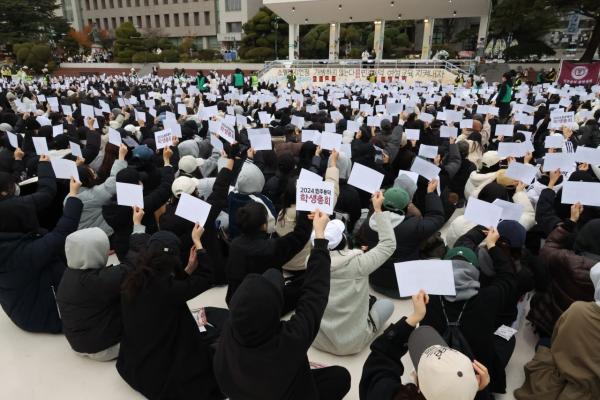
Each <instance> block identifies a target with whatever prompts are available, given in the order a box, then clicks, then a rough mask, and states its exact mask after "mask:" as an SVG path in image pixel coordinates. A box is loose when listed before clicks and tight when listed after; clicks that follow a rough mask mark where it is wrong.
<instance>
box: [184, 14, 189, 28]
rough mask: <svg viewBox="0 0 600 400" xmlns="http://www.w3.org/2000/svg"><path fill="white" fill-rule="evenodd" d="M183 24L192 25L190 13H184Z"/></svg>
mask: <svg viewBox="0 0 600 400" xmlns="http://www.w3.org/2000/svg"><path fill="white" fill-rule="evenodd" d="M183 26H190V13H183Z"/></svg>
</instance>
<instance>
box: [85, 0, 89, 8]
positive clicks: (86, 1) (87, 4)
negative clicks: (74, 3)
mask: <svg viewBox="0 0 600 400" xmlns="http://www.w3.org/2000/svg"><path fill="white" fill-rule="evenodd" d="M85 9H86V10H89V9H90V0H85Z"/></svg>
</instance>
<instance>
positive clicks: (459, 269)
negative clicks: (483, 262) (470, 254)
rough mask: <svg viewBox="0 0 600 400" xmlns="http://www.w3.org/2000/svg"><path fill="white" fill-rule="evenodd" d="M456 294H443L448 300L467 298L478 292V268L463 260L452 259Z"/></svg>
mask: <svg viewBox="0 0 600 400" xmlns="http://www.w3.org/2000/svg"><path fill="white" fill-rule="evenodd" d="M452 273H453V274H454V285H455V286H456V296H444V298H445V299H446V300H448V301H464V300H469V299H470V298H471V297H473V296H475V295H476V294H477V293H478V292H479V287H480V283H479V270H478V269H477V267H475V266H474V265H473V264H471V263H469V262H467V261H463V260H452Z"/></svg>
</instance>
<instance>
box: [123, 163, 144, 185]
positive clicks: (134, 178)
mask: <svg viewBox="0 0 600 400" xmlns="http://www.w3.org/2000/svg"><path fill="white" fill-rule="evenodd" d="M140 181H141V178H140V173H139V172H138V170H137V169H135V168H131V167H128V168H125V169H122V170H120V171H119V172H117V182H121V183H131V184H132V185H137V184H139V183H140Z"/></svg>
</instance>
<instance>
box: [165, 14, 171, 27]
mask: <svg viewBox="0 0 600 400" xmlns="http://www.w3.org/2000/svg"><path fill="white" fill-rule="evenodd" d="M170 26H171V18H170V16H169V14H165V28H168V27H170Z"/></svg>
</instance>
